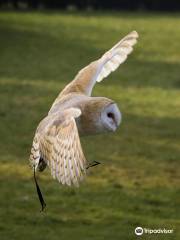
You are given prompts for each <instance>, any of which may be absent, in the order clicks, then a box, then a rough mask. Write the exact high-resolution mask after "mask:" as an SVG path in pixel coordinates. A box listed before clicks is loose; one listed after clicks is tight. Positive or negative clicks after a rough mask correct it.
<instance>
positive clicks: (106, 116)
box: [77, 97, 121, 134]
mask: <svg viewBox="0 0 180 240" xmlns="http://www.w3.org/2000/svg"><path fill="white" fill-rule="evenodd" d="M82 108H83V111H82V115H81V116H80V118H79V119H78V121H77V125H78V128H79V131H80V133H82V132H83V134H84V133H85V134H98V133H103V132H114V131H116V129H117V128H118V126H119V125H120V122H121V113H120V110H119V108H118V106H117V104H116V103H115V102H114V101H112V100H111V99H108V98H105V97H94V98H91V99H89V100H88V101H87V102H85V103H84V106H82Z"/></svg>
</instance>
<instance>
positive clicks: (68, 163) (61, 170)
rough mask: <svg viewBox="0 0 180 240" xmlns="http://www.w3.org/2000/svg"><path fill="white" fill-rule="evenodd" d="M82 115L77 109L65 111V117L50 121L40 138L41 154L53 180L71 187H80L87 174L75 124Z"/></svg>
mask: <svg viewBox="0 0 180 240" xmlns="http://www.w3.org/2000/svg"><path fill="white" fill-rule="evenodd" d="M80 114H81V111H80V110H79V109H77V108H70V109H67V110H65V111H64V112H63V117H62V116H61V117H60V118H59V117H55V118H54V120H53V121H51V120H50V124H49V125H48V126H47V127H46V131H45V133H44V134H41V136H39V152H40V154H41V157H42V158H43V160H44V161H45V162H46V163H47V165H48V166H49V168H50V170H51V174H52V176H53V178H55V179H57V180H58V181H59V182H60V183H62V184H66V185H69V186H70V185H72V184H74V185H76V186H78V185H79V181H81V180H82V179H83V174H85V172H86V159H85V157H84V154H83V151H82V148H81V143H80V139H79V134H78V129H77V126H76V122H75V118H76V117H78V116H80ZM36 145H37V140H36Z"/></svg>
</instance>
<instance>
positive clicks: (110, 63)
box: [30, 31, 138, 186]
mask: <svg viewBox="0 0 180 240" xmlns="http://www.w3.org/2000/svg"><path fill="white" fill-rule="evenodd" d="M137 38H138V33H137V32H136V31H133V32H131V33H130V34H128V35H127V36H126V37H124V38H123V39H122V40H121V41H119V42H118V43H117V44H116V45H115V46H114V47H113V48H111V49H110V50H109V51H107V52H106V53H105V54H104V55H103V56H102V57H101V58H99V59H98V60H96V61H94V62H92V63H90V64H89V65H88V66H87V67H85V68H83V69H82V70H81V71H80V72H79V73H78V74H77V76H76V77H75V79H74V80H73V81H72V82H70V83H69V84H68V85H67V86H66V87H65V88H64V89H63V90H62V92H60V94H59V96H58V97H57V98H56V100H55V102H54V103H53V105H52V107H51V109H50V111H49V113H48V115H47V116H46V117H45V118H44V119H43V120H42V121H41V122H40V123H39V125H38V127H37V130H36V133H35V136H34V139H33V144H32V148H31V155H30V163H31V166H32V167H33V168H34V172H35V171H37V170H39V171H43V170H44V169H45V167H46V166H47V165H48V167H49V168H50V170H51V174H52V176H53V178H55V179H57V180H58V181H59V182H60V183H62V184H65V185H69V186H70V185H75V186H78V185H79V182H80V181H81V180H82V179H83V176H84V175H85V173H86V170H87V168H88V164H87V162H86V159H85V156H84V154H83V150H82V147H81V143H80V138H79V135H81V136H82V135H92V134H99V133H105V132H114V131H115V130H116V129H117V127H118V126H119V124H120V122H121V113H120V111H119V109H118V107H117V105H116V103H115V102H114V101H113V100H111V99H108V98H105V97H92V96H91V93H92V89H93V87H94V85H95V84H96V82H101V81H102V80H103V79H104V78H105V77H107V76H108V75H109V74H110V73H111V72H113V71H115V70H116V69H117V68H118V67H119V65H120V64H121V63H123V62H124V61H125V60H126V58H127V56H128V55H129V54H130V53H131V52H132V50H133V46H134V45H135V44H136V42H137Z"/></svg>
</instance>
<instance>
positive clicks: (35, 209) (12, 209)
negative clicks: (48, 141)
mask: <svg viewBox="0 0 180 240" xmlns="http://www.w3.org/2000/svg"><path fill="white" fill-rule="evenodd" d="M179 26H180V15H179V14H176V15H170V14H167V15H162V14H145V13H138V14H130V13H126V14H125V13H104V14H103V13H91V14H90V13H88V14H85V13H84V14H83V13H53V12H47V13H38V12H37V13H21V12H19V13H13V12H5V13H3V12H1V13H0V138H1V141H0V153H1V154H0V164H1V165H0V191H1V195H0V239H1V240H16V239H18V240H24V239H26V240H30V239H31V240H32V239H33V240H36V239H37V240H47V239H52V240H57V239H58V240H59V239H61V240H69V239H74V240H76V239H78V240H109V239H112V240H119V239H122V240H132V239H136V238H137V237H136V236H135V234H134V229H135V227H137V226H142V227H146V228H153V229H157V228H167V229H174V233H173V234H169V235H163V234H159V235H147V234H146V235H144V236H142V237H141V239H146V240H147V239H163V240H164V239H176V240H178V239H180V216H179V215H180V214H179V213H180V209H179V199H180V189H179V186H180V185H179V184H180V181H179V178H178V177H179V176H178V171H179V159H180V31H179ZM131 30H137V31H138V32H139V35H140V38H139V43H138V45H137V46H136V47H135V51H134V52H133V54H132V55H131V56H130V57H129V59H128V61H127V62H126V63H124V64H123V65H122V66H121V67H120V68H119V70H118V71H116V72H115V73H113V74H112V75H111V76H110V77H109V78H108V79H107V80H106V81H104V82H102V83H101V84H97V85H96V88H95V91H94V96H106V97H109V98H113V99H114V100H115V101H116V102H117V103H118V104H119V106H120V109H121V111H122V114H123V122H122V125H121V127H120V128H119V130H118V131H117V132H116V133H115V134H110V135H104V136H103V135H102V136H95V137H88V138H87V139H82V144H83V147H84V149H85V155H86V157H87V159H88V160H89V161H93V160H97V161H99V162H101V163H102V164H101V165H100V166H97V167H96V168H94V169H92V170H91V171H90V173H89V176H88V177H87V180H86V181H85V182H84V183H83V184H82V185H81V187H80V188H79V189H70V188H67V187H63V186H61V185H59V184H58V183H57V182H55V181H54V180H52V179H51V176H50V173H49V171H48V170H46V171H45V172H44V173H42V174H41V175H39V180H40V185H41V187H42V191H43V193H44V197H45V200H46V202H47V210H46V212H45V213H43V214H41V213H39V209H40V205H39V202H38V199H37V195H36V191H35V186H34V183H33V177H32V171H31V169H30V168H29V166H28V158H29V152H30V147H31V142H32V138H33V135H34V131H35V129H36V126H37V124H38V122H39V121H40V120H41V119H42V118H43V117H44V116H45V115H46V114H47V112H48V110H49V108H50V106H51V103H52V102H53V100H54V99H55V97H56V96H57V95H58V93H59V91H60V90H61V89H62V88H63V87H64V86H65V85H66V84H67V83H68V82H69V81H70V80H72V79H73V77H74V76H75V74H76V73H77V71H79V70H80V69H81V68H82V67H83V66H85V65H87V64H88V63H89V62H91V61H92V60H95V59H96V58H98V57H99V56H100V55H101V54H102V53H104V51H106V50H107V49H109V48H110V47H111V46H112V45H113V44H114V43H116V42H117V41H118V40H119V39H120V38H121V37H123V36H124V35H125V34H127V33H128V32H130V31H131ZM178 227H179V229H178Z"/></svg>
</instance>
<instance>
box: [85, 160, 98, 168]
mask: <svg viewBox="0 0 180 240" xmlns="http://www.w3.org/2000/svg"><path fill="white" fill-rule="evenodd" d="M99 164H100V162H97V161H92V162H90V163H89V164H88V165H87V167H86V169H88V168H90V167H94V166H96V165H99Z"/></svg>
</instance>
